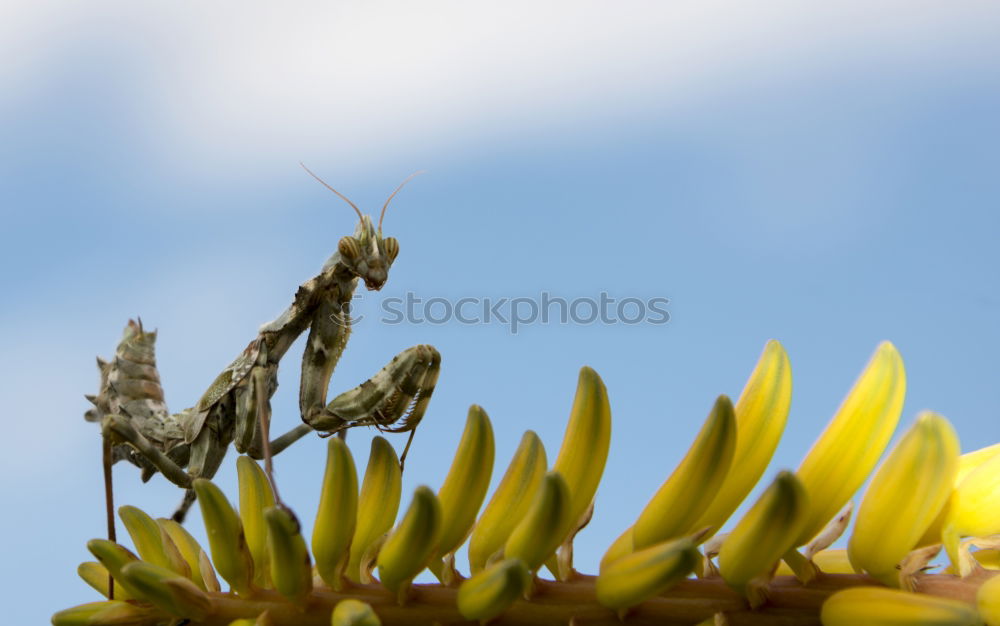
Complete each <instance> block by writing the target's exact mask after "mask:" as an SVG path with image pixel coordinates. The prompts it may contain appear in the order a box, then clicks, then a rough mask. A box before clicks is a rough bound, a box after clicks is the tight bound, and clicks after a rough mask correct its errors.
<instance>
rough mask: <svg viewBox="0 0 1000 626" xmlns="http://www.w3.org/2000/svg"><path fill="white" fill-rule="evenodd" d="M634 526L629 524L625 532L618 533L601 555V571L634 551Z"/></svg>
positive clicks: (599, 569)
mask: <svg viewBox="0 0 1000 626" xmlns="http://www.w3.org/2000/svg"><path fill="white" fill-rule="evenodd" d="M633 529H634V527H632V526H629V527H628V528H627V529H626V530H625V532H623V533H622V534H620V535H618V538H617V539H615V540H614V541H613V542H611V545H610V546H609V547H608V549H607V551H606V552H605V553H604V556H603V557H601V564H600V566H599V567H598V571H599V572H603V571H604V569H605V568H606V567H608V566H609V565H611V564H612V563H614V562H615V561H617V560H618V559H620V558H622V557H623V556H628V555H629V554H632V552H634V550H633V547H632V546H633V544H632V531H633Z"/></svg>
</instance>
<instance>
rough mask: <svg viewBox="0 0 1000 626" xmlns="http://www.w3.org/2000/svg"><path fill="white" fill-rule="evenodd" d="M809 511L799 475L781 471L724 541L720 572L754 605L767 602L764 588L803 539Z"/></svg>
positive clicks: (719, 559)
mask: <svg viewBox="0 0 1000 626" xmlns="http://www.w3.org/2000/svg"><path fill="white" fill-rule="evenodd" d="M808 510H809V508H808V496H807V495H806V492H805V489H804V488H803V487H802V484H801V483H800V482H799V480H798V478H797V477H796V475H795V474H792V473H791V472H781V473H779V474H778V476H777V478H775V479H774V482H773V483H771V485H770V486H769V487H768V488H767V490H766V491H764V493H763V494H762V495H761V496H760V498H759V499H758V500H757V502H756V503H755V504H754V505H753V506H752V507H751V508H750V510H749V511H747V513H746V514H745V515H744V516H743V518H742V519H741V520H740V521H739V522H738V523H737V524H736V527H735V528H733V530H732V532H730V533H729V536H728V537H726V540H725V541H724V542H723V544H722V547H721V548H720V549H719V558H718V561H719V573H720V574H721V575H722V578H723V580H725V581H726V584H728V585H729V586H730V587H732V588H733V589H735V590H737V591H739V592H740V593H743V594H744V595H746V596H747V598H748V599H749V600H750V605H751V606H759V605H760V603H762V602H763V600H764V599H765V597H764V591H763V587H764V585H766V584H767V582H768V581H769V580H770V573H771V571H772V569H773V568H774V566H775V564H776V563H777V562H778V559H780V558H781V555H783V554H784V553H785V552H786V551H788V550H789V549H790V548H791V547H792V545H793V542H794V541H795V538H796V537H798V536H800V533H801V531H802V526H803V524H804V523H805V521H806V515H807V511H808Z"/></svg>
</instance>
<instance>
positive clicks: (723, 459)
mask: <svg viewBox="0 0 1000 626" xmlns="http://www.w3.org/2000/svg"><path fill="white" fill-rule="evenodd" d="M735 449H736V416H735V415H734V414H733V404H732V402H730V400H729V398H728V397H726V396H719V398H718V399H717V400H716V401H715V405H714V406H713V407H712V411H711V412H710V413H709V414H708V418H706V419H705V424H704V425H703V426H702V427H701V431H700V432H699V433H698V436H697V437H696V438H695V440H694V443H693V444H691V448H690V449H689V450H688V453H687V454H686V455H685V456H684V458H683V459H682V460H681V462H680V464H678V465H677V469H675V470H674V472H673V473H672V474H671V475H670V477H669V478H667V480H666V482H664V483H663V485H662V486H661V487H660V489H659V490H658V491H657V492H656V495H654V496H653V499H652V500H650V501H649V504H647V505H646V508H645V509H643V511H642V513H641V514H640V515H639V519H637V520H636V522H635V526H634V528H633V530H632V543H633V549H634V550H642V549H643V548H647V547H649V546H652V545H654V544H658V543H663V542H664V541H667V540H669V539H676V538H678V537H682V536H684V535H688V534H690V533H692V532H693V531H695V530H697V528H695V527H694V524H695V523H696V522H697V520H698V518H699V517H700V516H701V515H702V513H704V512H705V510H706V509H707V508H708V506H709V505H710V504H711V503H712V500H713V499H714V498H715V496H716V494H717V493H718V489H719V486H720V485H721V484H722V482H723V480H725V478H726V474H727V473H728V472H729V467H730V463H731V462H732V460H733V452H734V451H735Z"/></svg>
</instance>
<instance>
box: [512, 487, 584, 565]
mask: <svg viewBox="0 0 1000 626" xmlns="http://www.w3.org/2000/svg"><path fill="white" fill-rule="evenodd" d="M569 506H570V495H569V487H567V486H566V481H565V480H563V477H562V476H560V475H559V473H558V472H549V473H548V474H546V475H545V478H544V479H543V480H542V487H541V489H539V490H538V493H537V494H536V495H535V501H534V503H532V505H531V508H530V509H528V513H527V514H526V515H525V516H524V519H522V520H521V523H520V524H518V525H517V528H515V529H514V532H512V533H511V534H510V537H509V538H508V539H507V544H506V545H505V546H504V557H505V558H508V559H511V558H516V559H521V560H522V561H524V563H525V564H526V565H527V566H528V570H530V571H532V572H534V571H536V570H537V569H538V568H539V567H541V566H542V564H543V563H545V561H546V560H547V559H548V558H549V557H550V556H552V555H553V554H554V553H555V551H556V548H558V547H559V544H560V543H561V542H562V540H563V536H562V531H563V529H564V528H566V523H567V520H568V519H569V514H570V508H569Z"/></svg>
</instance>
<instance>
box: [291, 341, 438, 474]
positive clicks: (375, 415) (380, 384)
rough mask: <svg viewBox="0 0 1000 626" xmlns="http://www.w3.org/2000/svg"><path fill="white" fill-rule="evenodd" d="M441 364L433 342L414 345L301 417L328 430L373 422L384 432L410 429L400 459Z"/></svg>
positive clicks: (371, 423) (423, 408) (332, 430)
mask: <svg viewBox="0 0 1000 626" xmlns="http://www.w3.org/2000/svg"><path fill="white" fill-rule="evenodd" d="M440 368H441V355H440V354H439V353H438V351H437V350H436V349H435V348H434V347H433V346H428V345H419V346H413V347H412V348H408V349H407V350H404V351H403V352H400V353H399V354H398V355H396V356H395V357H393V359H392V361H390V362H389V363H388V364H387V365H386V366H385V367H383V368H382V369H381V370H380V371H379V372H378V373H377V374H375V375H374V376H372V377H371V378H370V379H368V380H366V381H365V382H363V383H361V384H360V385H359V386H357V387H355V388H354V389H351V390H349V391H345V392H344V393H342V394H340V395H339V396H337V397H336V398H334V399H333V401H332V402H330V403H329V404H327V405H326V406H325V407H323V409H322V410H317V411H312V412H311V413H310V414H309V416H308V418H306V417H305V416H304V417H303V419H305V420H306V423H307V424H309V425H310V426H311V427H312V428H314V429H316V430H319V431H324V432H326V433H327V434H332V433H335V432H339V431H343V430H345V429H347V428H351V427H352V426H375V427H376V428H378V429H379V430H383V431H387V432H406V431H410V439H409V440H408V441H407V443H406V448H405V449H404V450H403V454H402V455H401V456H400V463H402V462H403V461H404V460H405V459H406V453H407V451H408V450H409V447H410V442H411V441H412V440H413V432H414V430H415V429H416V427H417V425H418V424H419V423H420V420H421V419H422V418H423V416H424V413H425V412H426V410H427V405H428V403H429V402H430V400H431V394H433V393H434V385H435V384H436V383H437V377H438V372H439V371H440Z"/></svg>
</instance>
